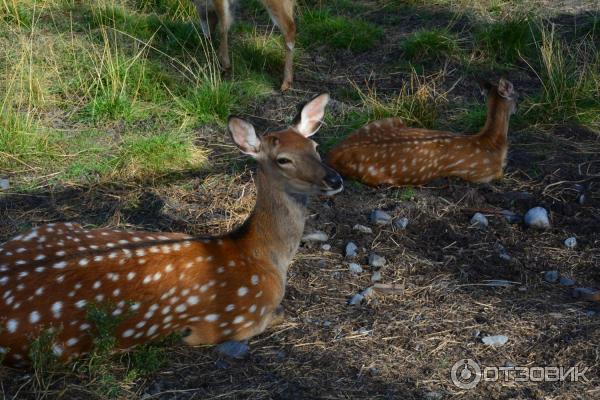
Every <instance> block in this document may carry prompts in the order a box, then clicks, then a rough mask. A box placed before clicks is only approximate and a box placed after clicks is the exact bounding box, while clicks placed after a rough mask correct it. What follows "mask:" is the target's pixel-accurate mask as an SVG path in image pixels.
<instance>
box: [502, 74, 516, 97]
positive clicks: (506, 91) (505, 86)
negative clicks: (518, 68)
mask: <svg viewBox="0 0 600 400" xmlns="http://www.w3.org/2000/svg"><path fill="white" fill-rule="evenodd" d="M498 94H499V95H500V96H502V97H504V98H506V99H510V98H512V97H513V96H514V94H515V89H514V87H513V84H512V83H511V82H510V81H508V80H506V79H504V78H500V81H499V82H498Z"/></svg>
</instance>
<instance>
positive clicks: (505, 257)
mask: <svg viewBox="0 0 600 400" xmlns="http://www.w3.org/2000/svg"><path fill="white" fill-rule="evenodd" d="M500 258H501V259H503V260H504V261H510V260H512V257H511V256H510V254H508V253H507V252H506V250H502V251H501V252H500Z"/></svg>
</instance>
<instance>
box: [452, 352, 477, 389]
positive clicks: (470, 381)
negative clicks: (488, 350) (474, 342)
mask: <svg viewBox="0 0 600 400" xmlns="http://www.w3.org/2000/svg"><path fill="white" fill-rule="evenodd" d="M450 377H451V378H452V383H454V385H456V386H457V387H459V388H461V389H473V388H474V387H475V386H477V385H478V384H479V382H480V381H481V368H480V367H479V364H477V363H476V362H475V361H473V360H471V359H470V358H465V359H462V360H459V361H457V362H456V363H455V364H454V365H453V366H452V370H451V371H450Z"/></svg>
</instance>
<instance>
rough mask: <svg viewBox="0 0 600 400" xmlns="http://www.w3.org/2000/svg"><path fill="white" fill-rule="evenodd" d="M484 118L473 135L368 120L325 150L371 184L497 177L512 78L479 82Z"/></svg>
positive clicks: (512, 105) (344, 170)
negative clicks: (484, 96)
mask: <svg viewBox="0 0 600 400" xmlns="http://www.w3.org/2000/svg"><path fill="white" fill-rule="evenodd" d="M482 89H483V90H485V91H486V92H487V96H488V100H487V120H486V122H485V125H484V127H483V128H482V129H481V131H479V133H478V134H475V135H457V134H454V133H451V132H441V131H433V130H428V129H418V128H409V127H407V126H405V125H404V123H402V121H401V120H399V119H397V118H388V119H383V120H380V121H375V122H372V123H370V124H368V125H365V126H364V127H362V128H360V129H358V130H357V131H355V132H354V133H352V134H351V135H350V136H349V137H348V138H346V139H345V140H343V141H342V142H341V143H339V144H338V145H337V146H335V147H334V148H333V149H332V150H331V151H330V152H329V154H328V156H327V161H328V163H329V165H331V166H332V167H333V168H335V169H336V170H337V171H338V172H339V173H340V174H342V176H344V177H346V178H350V179H355V180H357V181H360V182H363V183H365V184H367V185H370V186H378V185H383V184H389V185H422V184H425V183H427V182H429V181H431V180H433V179H436V178H439V177H447V176H454V177H458V178H462V179H464V180H467V181H470V182H490V181H491V180H493V179H496V178H501V177H502V174H503V169H504V166H505V163H506V152H507V149H508V142H507V133H508V122H509V119H510V116H511V115H512V114H514V113H515V111H516V93H515V91H514V89H513V85H512V83H510V82H509V81H507V80H505V79H500V81H499V83H498V85H492V84H490V83H484V84H482Z"/></svg>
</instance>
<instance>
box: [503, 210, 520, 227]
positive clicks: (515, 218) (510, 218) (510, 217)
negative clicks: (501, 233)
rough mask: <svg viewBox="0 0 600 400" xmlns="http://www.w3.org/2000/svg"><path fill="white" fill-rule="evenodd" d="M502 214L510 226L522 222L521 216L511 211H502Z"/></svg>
mask: <svg viewBox="0 0 600 400" xmlns="http://www.w3.org/2000/svg"><path fill="white" fill-rule="evenodd" d="M501 213H502V216H503V217H504V219H506V222H508V223H509V224H518V223H519V222H521V216H520V215H518V214H515V213H514V212H512V211H510V210H502V211H501Z"/></svg>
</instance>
